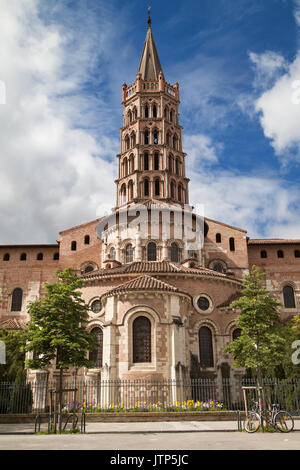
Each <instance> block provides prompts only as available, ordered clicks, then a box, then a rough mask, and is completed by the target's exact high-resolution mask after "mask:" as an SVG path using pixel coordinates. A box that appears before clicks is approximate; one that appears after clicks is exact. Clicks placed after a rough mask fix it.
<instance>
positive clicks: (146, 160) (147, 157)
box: [144, 153, 149, 171]
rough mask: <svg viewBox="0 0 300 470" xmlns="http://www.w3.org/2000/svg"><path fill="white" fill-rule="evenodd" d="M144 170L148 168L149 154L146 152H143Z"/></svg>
mask: <svg viewBox="0 0 300 470" xmlns="http://www.w3.org/2000/svg"><path fill="white" fill-rule="evenodd" d="M144 170H146V171H148V170H149V155H148V153H144Z"/></svg>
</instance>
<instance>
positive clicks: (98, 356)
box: [89, 327, 103, 369]
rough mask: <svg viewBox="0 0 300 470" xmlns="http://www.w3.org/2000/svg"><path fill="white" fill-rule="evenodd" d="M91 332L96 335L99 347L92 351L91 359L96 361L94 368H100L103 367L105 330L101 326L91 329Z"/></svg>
mask: <svg viewBox="0 0 300 470" xmlns="http://www.w3.org/2000/svg"><path fill="white" fill-rule="evenodd" d="M91 334H92V335H94V337H95V340H96V343H97V347H96V348H95V349H94V350H93V351H90V354H89V360H90V361H94V365H93V368H96V369H99V368H100V367H102V360H103V331H102V329H101V328H99V327H96V328H93V329H92V330H91Z"/></svg>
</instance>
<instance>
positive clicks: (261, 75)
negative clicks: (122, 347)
mask: <svg viewBox="0 0 300 470" xmlns="http://www.w3.org/2000/svg"><path fill="white" fill-rule="evenodd" d="M0 7H1V12H2V14H1V18H0V44H1V46H0V61H1V68H0V80H1V81H2V82H3V83H5V87H6V104H3V105H0V124H1V128H2V133H1V135H0V148H1V161H2V171H1V174H0V216H1V220H2V221H5V223H3V224H2V225H1V231H0V243H2V244H4V243H52V242H54V241H55V240H56V238H57V236H58V232H59V231H60V230H64V229H66V228H69V227H72V226H74V225H77V224H80V223H83V222H86V221H89V220H93V219H94V218H96V217H98V216H101V215H104V214H105V213H108V212H109V211H110V209H111V208H112V207H113V206H114V204H115V184H114V180H115V178H116V177H117V167H116V154H117V153H118V152H119V149H120V144H119V138H120V132H119V128H120V127H121V125H122V107H121V89H122V83H123V82H124V81H125V82H126V83H127V84H130V83H132V82H134V80H135V76H136V73H137V69H138V65H139V60H140V56H141V53H142V48H143V43H144V39H145V35H146V30H147V22H146V20H147V7H148V3H147V2H144V1H141V0H139V1H126V0H125V1H122V2H121V1H119V0H111V1H110V2H105V1H102V0H97V1H96V0H69V1H66V0H64V1H63V0H42V1H41V0H40V1H39V0H26V1H25V0H0ZM151 8H152V9H151V16H152V29H153V34H154V38H155V42H156V45H157V49H158V52H159V56H160V61H161V64H162V67H163V71H164V74H165V78H166V79H167V80H168V81H169V82H170V83H174V82H175V81H178V82H179V85H180V93H181V107H180V122H181V124H182V125H183V126H184V131H183V135H184V151H185V152H186V153H187V154H188V157H187V176H188V177H189V178H190V179H191V182H190V201H191V203H192V204H193V205H194V206H195V207H196V208H197V207H199V206H201V207H204V215H206V216H207V217H209V218H213V219H215V220H220V221H221V222H225V223H228V224H232V225H235V226H237V227H241V228H244V229H246V230H247V231H248V236H250V237H252V238H258V237H278V238H284V237H290V238H300V235H299V234H300V219H299V203H300V190H299V184H298V182H299V175H300V170H299V162H300V126H299V120H300V100H299V99H298V98H299V97H300V93H298V94H297V90H298V88H299V89H300V86H299V85H300V42H299V39H300V36H299V32H300V1H299V0H238V1H237V0H201V1H197V2H196V1H191V0H185V1H184V2H183V1H179V0H175V1H172V2H171V1H164V2H159V1H158V0H153V1H152V2H151ZM297 81H299V84H298V83H297ZM293 87H294V88H293ZM298 101H299V103H298Z"/></svg>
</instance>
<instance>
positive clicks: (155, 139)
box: [153, 131, 158, 145]
mask: <svg viewBox="0 0 300 470" xmlns="http://www.w3.org/2000/svg"><path fill="white" fill-rule="evenodd" d="M153 143H154V145H157V144H158V131H154V132H153Z"/></svg>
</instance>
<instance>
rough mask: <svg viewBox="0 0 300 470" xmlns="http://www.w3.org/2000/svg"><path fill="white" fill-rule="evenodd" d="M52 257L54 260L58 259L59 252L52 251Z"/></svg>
mask: <svg viewBox="0 0 300 470" xmlns="http://www.w3.org/2000/svg"><path fill="white" fill-rule="evenodd" d="M53 259H54V260H55V261H56V260H58V259H59V253H58V252H56V253H54V255H53Z"/></svg>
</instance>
